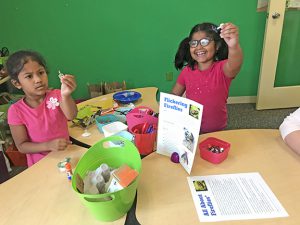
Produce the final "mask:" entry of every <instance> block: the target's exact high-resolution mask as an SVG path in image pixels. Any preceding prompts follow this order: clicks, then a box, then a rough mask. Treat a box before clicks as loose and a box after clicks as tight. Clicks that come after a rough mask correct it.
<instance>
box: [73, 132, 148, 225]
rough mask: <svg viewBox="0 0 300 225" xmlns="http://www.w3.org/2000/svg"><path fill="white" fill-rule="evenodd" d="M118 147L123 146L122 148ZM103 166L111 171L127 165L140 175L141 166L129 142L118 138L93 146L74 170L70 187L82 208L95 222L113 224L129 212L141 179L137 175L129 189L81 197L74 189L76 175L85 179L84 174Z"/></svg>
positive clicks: (111, 138)
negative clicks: (82, 205) (90, 214)
mask: <svg viewBox="0 0 300 225" xmlns="http://www.w3.org/2000/svg"><path fill="white" fill-rule="evenodd" d="M112 143H113V144H112ZM120 143H122V144H121V146H120V145H119V144H120ZM116 144H118V146H116ZM111 146H114V147H111ZM102 163H106V164H108V165H109V166H110V167H113V168H116V167H120V166H122V165H123V164H127V165H128V166H130V167H131V168H132V169H135V170H136V171H138V173H139V175H140V173H141V165H142V162H141V158H140V154H139V151H138V149H137V148H136V147H135V145H134V144H133V143H132V142H130V141H128V140H126V139H124V138H122V137H119V136H110V137H107V138H104V139H102V140H101V141H99V142H97V143H96V144H95V145H93V146H92V147H91V148H90V149H89V150H88V151H87V152H86V153H85V154H84V155H83V156H82V158H81V159H80V160H79V162H78V164H77V166H76V168H75V171H74V174H73V179H72V187H73V190H74V191H75V192H76V193H77V194H78V195H79V197H80V198H81V200H82V201H83V203H84V205H85V206H86V207H87V208H88V209H89V210H90V212H91V213H92V214H93V215H94V216H95V217H96V219H97V220H100V221H115V220H117V219H119V218H121V217H123V216H124V215H125V214H126V213H127V212H128V211H129V209H130V208H131V206H132V204H133V201H134V198H135V195H136V189H137V186H138V182H139V177H140V176H139V175H138V177H137V178H136V179H135V180H134V182H133V183H131V184H130V185H129V186H128V187H126V188H124V189H122V190H120V191H117V192H113V193H105V194H97V195H89V194H83V193H80V192H79V191H78V190H77V188H76V174H77V173H78V174H79V175H80V176H81V177H82V178H84V176H85V175H86V173H87V171H92V170H96V169H97V168H98V167H99V166H100V165H101V164H102ZM107 199H110V200H107Z"/></svg>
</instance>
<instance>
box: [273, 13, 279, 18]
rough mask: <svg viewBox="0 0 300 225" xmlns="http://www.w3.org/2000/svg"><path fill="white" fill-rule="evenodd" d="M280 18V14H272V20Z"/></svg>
mask: <svg viewBox="0 0 300 225" xmlns="http://www.w3.org/2000/svg"><path fill="white" fill-rule="evenodd" d="M279 17H280V14H279V13H278V12H274V13H273V14H272V18H273V19H278V18H279Z"/></svg>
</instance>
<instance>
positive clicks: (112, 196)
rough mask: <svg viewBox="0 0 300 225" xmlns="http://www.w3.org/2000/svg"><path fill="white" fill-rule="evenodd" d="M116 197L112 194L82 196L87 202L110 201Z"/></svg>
mask: <svg viewBox="0 0 300 225" xmlns="http://www.w3.org/2000/svg"><path fill="white" fill-rule="evenodd" d="M115 199H116V197H115V195H114V194H111V195H110V196H105V197H86V196H84V200H86V201H88V202H112V201H114V200H115Z"/></svg>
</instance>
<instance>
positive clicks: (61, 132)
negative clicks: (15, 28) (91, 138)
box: [6, 51, 77, 166]
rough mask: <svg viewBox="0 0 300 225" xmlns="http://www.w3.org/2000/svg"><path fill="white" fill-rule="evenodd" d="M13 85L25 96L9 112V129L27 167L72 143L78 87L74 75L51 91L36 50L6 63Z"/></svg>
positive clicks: (11, 57)
mask: <svg viewBox="0 0 300 225" xmlns="http://www.w3.org/2000/svg"><path fill="white" fill-rule="evenodd" d="M6 70H7V73H8V75H9V76H10V77H11V82H12V84H13V85H14V86H15V87H16V88H18V89H22V91H23V92H24V94H25V97H24V98H23V99H21V100H19V101H18V102H16V103H14V104H12V105H11V106H10V108H9V110H8V123H9V127H10V130H11V133H12V136H13V139H14V142H15V144H16V147H17V148H18V150H19V151H20V152H22V153H26V157H27V164H28V166H31V165H33V164H34V163H36V162H38V161H39V160H40V159H42V158H43V157H44V156H45V155H47V154H48V152H49V151H61V150H64V149H66V147H67V145H68V144H70V143H71V142H70V140H69V133H68V125H67V120H72V119H74V118H75V117H76V114H77V106H76V104H75V102H74V100H73V98H72V96H71V93H72V92H73V91H74V90H75V88H76V81H75V79H74V76H72V75H67V74H66V75H64V76H62V77H61V78H60V81H61V89H60V90H59V89H54V90H49V89H48V75H47V72H48V71H47V66H46V62H45V60H44V59H43V57H42V56H41V55H40V54H39V53H37V52H33V51H18V52H15V53H14V54H12V55H11V56H10V57H9V58H8V60H7V62H6Z"/></svg>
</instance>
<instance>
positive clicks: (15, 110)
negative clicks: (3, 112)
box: [8, 89, 69, 166]
mask: <svg viewBox="0 0 300 225" xmlns="http://www.w3.org/2000/svg"><path fill="white" fill-rule="evenodd" d="M60 101H61V94H60V90H57V89H56V90H49V91H48V92H47V94H46V97H45V99H44V101H43V102H42V103H41V104H40V105H39V106H37V107H36V108H31V107H30V106H28V105H27V104H26V103H25V102H24V100H23V99H21V100H19V101H18V102H16V103H14V104H12V105H11V106H10V108H9V109H8V123H9V124H10V125H24V126H25V127H26V129H27V135H28V138H29V141H31V142H36V143H40V142H46V141H50V140H53V139H56V138H65V139H68V140H69V132H68V125H67V118H66V117H65V115H64V113H63V111H62V110H61V108H60V105H59V104H60V103H59V102H60ZM47 154H48V152H41V153H30V154H26V157H27V164H28V166H31V165H33V164H34V163H36V162H38V161H39V160H40V159H42V158H43V157H45V155H47Z"/></svg>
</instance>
